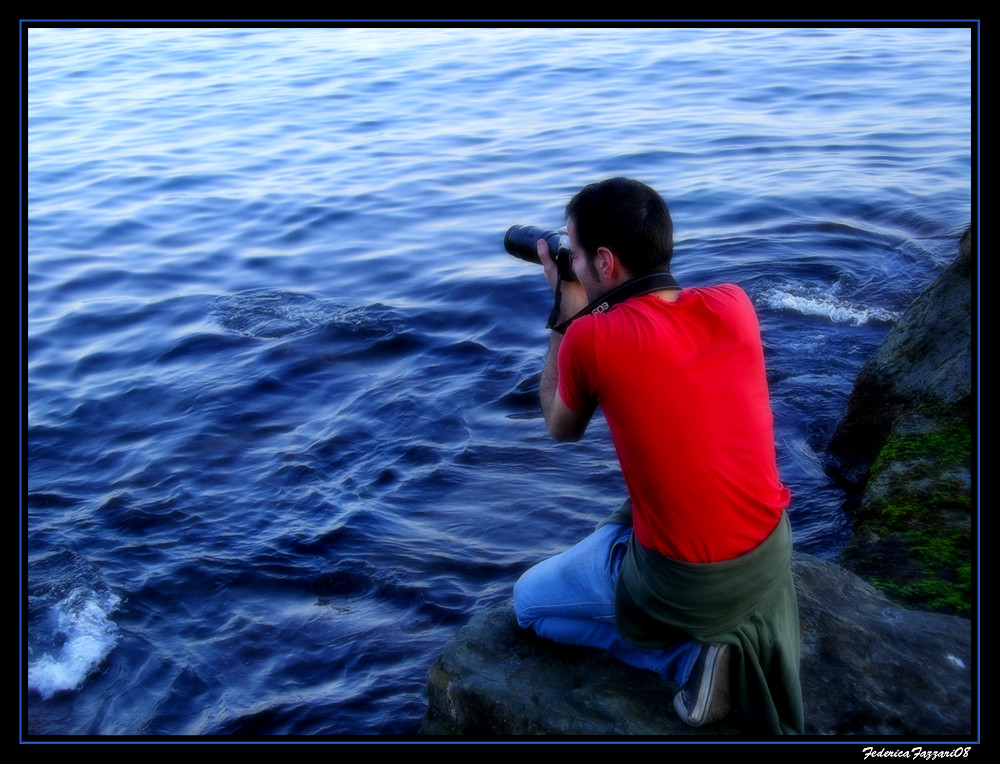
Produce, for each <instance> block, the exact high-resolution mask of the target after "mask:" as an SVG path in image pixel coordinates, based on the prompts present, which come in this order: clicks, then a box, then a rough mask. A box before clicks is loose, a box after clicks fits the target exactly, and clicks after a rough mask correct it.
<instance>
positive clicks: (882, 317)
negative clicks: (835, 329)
mask: <svg viewBox="0 0 1000 764" xmlns="http://www.w3.org/2000/svg"><path fill="white" fill-rule="evenodd" d="M758 299H759V301H760V302H761V303H762V304H763V305H765V306H767V307H768V308H771V309H772V310H777V311H792V312H795V313H799V314H801V315H803V316H819V317H821V318H827V319H829V320H830V321H832V322H833V323H835V324H852V325H855V326H861V325H863V324H870V323H878V324H892V323H894V322H895V321H896V319H898V318H899V316H900V314H899V313H897V312H895V311H891V310H886V309H885V308H878V307H873V306H870V305H859V304H851V303H848V302H845V301H843V300H840V299H838V298H837V297H835V296H833V295H830V294H828V293H822V292H818V291H816V292H813V291H798V292H790V291H788V290H787V289H782V288H779V287H775V288H772V289H769V290H768V291H766V292H764V293H763V294H762V295H760V297H759V298H758Z"/></svg>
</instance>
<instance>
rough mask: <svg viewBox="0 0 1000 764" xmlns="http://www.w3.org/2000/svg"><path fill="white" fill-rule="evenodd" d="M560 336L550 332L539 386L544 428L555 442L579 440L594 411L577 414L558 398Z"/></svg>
mask: <svg viewBox="0 0 1000 764" xmlns="http://www.w3.org/2000/svg"><path fill="white" fill-rule="evenodd" d="M561 344H562V335H561V334H559V332H552V336H551V338H550V339H549V353H548V355H547V356H546V358H545V368H544V369H542V381H541V384H540V385H539V389H540V392H541V399H542V415H543V416H544V417H545V426H546V427H547V428H548V430H549V435H551V436H552V437H553V438H555V439H556V440H580V438H582V437H583V433H584V432H585V431H586V429H587V424H589V422H590V418H591V416H593V414H594V410H593V409H590V411H589V412H587V413H586V414H578V413H576V412H575V411H573V409H571V408H570V407H569V406H567V405H566V404H565V403H563V399H562V398H560V397H559V363H558V359H559V346H560V345H561Z"/></svg>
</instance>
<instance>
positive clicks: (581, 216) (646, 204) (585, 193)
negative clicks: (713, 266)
mask: <svg viewBox="0 0 1000 764" xmlns="http://www.w3.org/2000/svg"><path fill="white" fill-rule="evenodd" d="M566 218H567V219H568V220H572V221H573V223H574V225H575V228H576V238H577V240H578V241H579V244H580V247H581V248H582V249H583V251H584V253H585V254H586V256H587V258H588V259H589V260H591V261H592V260H593V258H594V256H595V254H596V253H597V250H598V249H599V248H600V247H607V248H608V249H609V250H611V251H612V252H613V253H614V254H615V255H617V256H618V259H619V260H621V263H622V265H623V266H624V267H625V268H626V269H627V270H628V272H629V273H630V274H631V275H632V276H633V277H637V276H644V275H646V274H647V273H653V272H655V271H666V270H669V269H670V258H671V256H672V255H673V252H674V225H673V221H671V219H670V210H668V209H667V204H666V202H664V201H663V198H662V197H661V196H660V195H659V194H658V193H656V191H654V190H653V189H651V188H650V187H649V186H647V185H645V184H643V183H640V182H639V181H637V180H630V179H629V178H609V179H608V180H602V181H601V182H600V183H591V184H590V185H589V186H586V187H584V188H583V189H582V190H581V191H580V192H579V193H578V194H577V195H576V196H574V197H573V198H572V199H570V202H569V204H567V205H566Z"/></svg>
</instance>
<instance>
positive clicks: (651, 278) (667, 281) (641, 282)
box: [545, 271, 681, 334]
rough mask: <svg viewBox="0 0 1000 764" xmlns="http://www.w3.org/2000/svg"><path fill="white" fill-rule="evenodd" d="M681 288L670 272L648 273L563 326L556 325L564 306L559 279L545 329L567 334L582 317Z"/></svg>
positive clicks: (627, 283) (623, 286) (591, 305)
mask: <svg viewBox="0 0 1000 764" xmlns="http://www.w3.org/2000/svg"><path fill="white" fill-rule="evenodd" d="M680 288H681V285H680V284H678V283H677V279H675V278H674V277H673V275H672V274H671V273H669V272H668V271H660V272H658V273H647V274H646V275H645V276H639V278H636V279H632V280H631V281H626V282H625V283H624V284H621V285H619V286H617V287H615V288H614V289H612V290H611V291H610V292H608V293H607V294H606V295H603V296H601V297H599V298H597V299H596V300H594V301H593V302H592V303H590V305H588V306H587V307H586V308H584V309H583V310H581V311H580V312H579V313H577V314H576V315H575V316H572V317H571V318H569V319H567V320H565V321H563V322H562V323H561V324H556V321H558V320H559V311H560V308H561V305H562V279H559V283H558V284H557V285H556V298H555V305H554V306H553V308H552V312H551V313H550V314H549V321H548V323H547V324H545V328H546V329H551V330H552V331H555V332H559V333H560V334H565V333H566V330H567V329H568V328H569V325H570V324H571V323H573V322H574V321H576V319H578V318H580V317H581V316H589V315H591V314H593V313H604V312H606V311H608V310H611V308H612V307H614V306H615V305H618V304H619V303H622V302H625V300H628V299H629V298H631V297H639V296H640V295H644V294H649V293H650V292H658V291H660V290H661V289H680Z"/></svg>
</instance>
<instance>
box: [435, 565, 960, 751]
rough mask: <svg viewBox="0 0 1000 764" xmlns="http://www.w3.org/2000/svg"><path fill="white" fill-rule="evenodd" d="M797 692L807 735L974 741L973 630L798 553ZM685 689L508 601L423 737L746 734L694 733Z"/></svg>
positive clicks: (453, 666) (484, 627)
mask: <svg viewBox="0 0 1000 764" xmlns="http://www.w3.org/2000/svg"><path fill="white" fill-rule="evenodd" d="M792 570H793V574H794V576H795V582H796V589H797V591H798V596H799V609H800V621H801V626H802V663H801V677H802V691H803V698H804V707H805V718H806V733H807V734H810V735H844V734H852V735H911V736H920V737H926V736H929V735H951V736H967V735H969V734H970V730H971V725H972V713H971V681H972V679H971V638H972V634H971V625H970V622H969V621H968V620H967V619H964V618H961V617H958V616H946V615H938V614H933V613H926V612H920V611H910V610H904V609H902V608H900V607H898V606H896V605H894V604H892V603H891V602H890V601H889V600H888V599H886V598H885V597H884V596H883V595H882V594H880V593H879V592H878V591H876V590H875V589H874V588H872V587H871V586H870V585H868V584H866V583H865V582H864V581H863V580H861V579H860V578H859V577H857V576H855V575H853V574H851V573H849V572H848V571H846V570H844V569H843V568H842V567H840V566H838V565H836V564H834V563H829V562H824V561H821V560H819V559H817V558H815V557H811V556H808V555H802V554H798V553H797V554H796V555H795V556H794V559H793V563H792ZM676 690H677V688H676V686H674V685H671V684H669V683H667V682H664V681H663V680H661V679H660V678H659V677H657V676H656V675H654V674H652V673H649V672H644V671H640V670H638V669H634V668H631V667H630V666H627V665H625V664H623V663H619V662H618V661H617V660H615V659H614V658H612V657H610V656H609V655H607V654H605V653H603V652H601V651H596V650H590V649H585V648H572V647H566V646H562V645H557V644H554V643H552V642H548V641H547V640H544V639H541V638H539V637H536V636H534V634H533V633H531V632H528V631H524V630H522V629H519V628H518V626H517V624H516V621H515V619H514V613H513V608H512V604H511V602H510V601H509V600H507V601H503V602H499V603H496V604H494V605H493V606H491V607H488V608H486V609H485V610H483V611H482V612H480V613H478V614H477V615H475V616H474V617H473V618H472V619H471V620H470V622H469V623H468V624H467V625H466V626H465V628H463V629H462V630H461V631H460V632H459V634H458V635H457V636H456V637H455V638H454V639H452V640H451V642H449V643H448V645H447V646H446V647H445V649H444V651H443V653H442V654H441V656H440V657H439V658H438V659H437V660H436V661H435V662H434V664H433V665H432V667H431V670H430V672H429V675H428V693H427V694H428V709H427V713H426V715H425V717H424V723H423V730H422V732H423V734H425V735H465V736H477V737H487V736H497V735H499V736H508V735H554V736H578V735H598V736H622V735H628V736H634V735H640V736H678V737H681V736H691V735H699V736H701V735H706V734H708V735H712V736H734V735H735V736H746V735H754V734H755V733H754V731H753V730H752V729H749V728H746V727H741V726H740V725H739V724H738V722H736V721H735V720H727V722H725V723H720V724H716V725H713V726H711V727H704V728H699V729H694V728H691V727H688V726H687V725H685V724H684V723H683V722H681V721H680V720H679V719H678V718H677V716H676V715H675V714H674V711H673V695H674V693H675V692H676Z"/></svg>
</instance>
